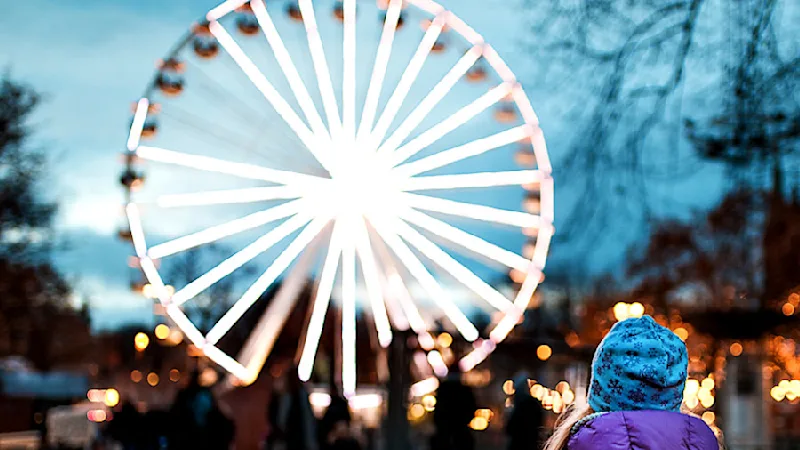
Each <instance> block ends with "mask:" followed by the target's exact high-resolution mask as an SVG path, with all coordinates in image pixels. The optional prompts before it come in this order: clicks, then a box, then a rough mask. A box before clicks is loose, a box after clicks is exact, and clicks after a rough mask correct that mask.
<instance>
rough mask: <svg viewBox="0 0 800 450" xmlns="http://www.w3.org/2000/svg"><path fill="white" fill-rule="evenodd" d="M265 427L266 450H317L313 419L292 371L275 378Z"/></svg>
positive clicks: (293, 370) (304, 392)
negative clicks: (267, 431)
mask: <svg viewBox="0 0 800 450" xmlns="http://www.w3.org/2000/svg"><path fill="white" fill-rule="evenodd" d="M267 423H268V424H269V435H268V436H267V443H266V444H267V445H266V448H267V450H317V435H316V419H315V418H314V412H313V410H312V409H311V403H310V402H309V399H308V391H307V390H306V388H305V385H304V384H303V383H302V382H301V381H300V379H299V378H298V377H297V370H296V369H295V368H289V369H288V370H285V371H284V372H283V373H282V374H281V375H279V376H278V377H277V378H275V380H274V382H273V392H272V395H271V396H270V400H269V406H268V407H267Z"/></svg>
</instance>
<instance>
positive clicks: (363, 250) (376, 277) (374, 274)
mask: <svg viewBox="0 0 800 450" xmlns="http://www.w3.org/2000/svg"><path fill="white" fill-rule="evenodd" d="M358 226H359V228H360V229H359V230H358V231H357V232H356V236H355V239H356V250H357V251H358V256H359V259H360V260H361V270H362V271H363V272H364V283H365V284H366V287H367V296H368V297H369V301H370V306H371V307H372V315H373V316H374V317H375V327H376V328H377V329H378V342H379V343H380V345H381V347H383V348H386V347H388V346H389V344H391V342H392V327H391V325H389V318H388V317H387V315H386V304H385V303H384V301H383V294H382V293H381V280H380V272H379V270H378V265H377V263H376V262H375V256H374V255H373V254H372V248H371V247H370V243H369V235H368V234H367V229H366V227H365V226H364V221H363V220H361V219H359V224H358Z"/></svg>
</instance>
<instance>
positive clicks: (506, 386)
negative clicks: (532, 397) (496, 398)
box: [503, 380, 516, 395]
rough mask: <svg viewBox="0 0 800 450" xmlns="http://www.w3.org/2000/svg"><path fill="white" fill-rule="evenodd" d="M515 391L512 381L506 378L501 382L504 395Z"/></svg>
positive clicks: (512, 393)
mask: <svg viewBox="0 0 800 450" xmlns="http://www.w3.org/2000/svg"><path fill="white" fill-rule="evenodd" d="M515 391H516V390H515V389H514V382H513V381H511V380H506V381H505V383H503V392H505V393H506V395H514V392H515Z"/></svg>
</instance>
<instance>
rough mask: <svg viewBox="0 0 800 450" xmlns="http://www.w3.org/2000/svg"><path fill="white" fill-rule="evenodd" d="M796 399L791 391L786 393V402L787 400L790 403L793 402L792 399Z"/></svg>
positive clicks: (795, 395)
mask: <svg viewBox="0 0 800 450" xmlns="http://www.w3.org/2000/svg"><path fill="white" fill-rule="evenodd" d="M797 397H798V395H797V394H795V393H794V392H792V391H789V392H787V393H786V400H789V401H790V402H793V401H794V399H796V398H797Z"/></svg>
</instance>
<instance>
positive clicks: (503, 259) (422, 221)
mask: <svg viewBox="0 0 800 450" xmlns="http://www.w3.org/2000/svg"><path fill="white" fill-rule="evenodd" d="M400 216H401V217H402V218H403V219H404V220H406V221H408V222H410V223H413V224H414V225H417V226H418V227H421V228H424V229H426V230H428V231H430V232H431V233H434V234H436V235H437V236H440V237H442V238H444V239H447V240H448V241H450V242H453V243H455V244H458V245H459V246H461V247H463V248H464V249H467V250H470V251H472V252H474V253H477V254H478V255H481V256H484V257H486V258H489V259H490V260H492V261H495V262H498V263H500V264H504V265H505V266H507V267H508V268H511V269H517V270H521V271H523V272H524V271H525V270H527V268H528V265H529V263H530V262H529V261H528V260H527V259H525V258H524V257H522V256H520V255H518V254H516V253H514V252H511V251H508V250H506V249H504V248H502V247H499V246H497V245H494V244H492V243H490V242H487V241H485V240H483V239H481V238H479V237H477V236H475V235H473V234H470V233H467V232H466V231H463V230H461V229H460V228H456V227H454V226H452V225H449V224H448V223H446V222H443V221H441V220H438V219H434V218H433V217H431V216H429V215H427V214H425V213H423V212H419V211H415V210H406V211H403V212H401V213H400Z"/></svg>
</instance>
